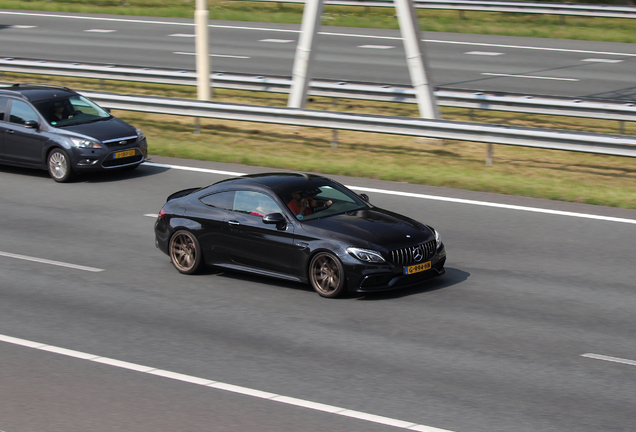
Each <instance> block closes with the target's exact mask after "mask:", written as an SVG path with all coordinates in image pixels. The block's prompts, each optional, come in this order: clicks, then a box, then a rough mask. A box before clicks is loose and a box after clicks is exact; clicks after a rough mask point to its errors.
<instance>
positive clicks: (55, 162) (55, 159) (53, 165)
mask: <svg viewBox="0 0 636 432" xmlns="http://www.w3.org/2000/svg"><path fill="white" fill-rule="evenodd" d="M46 166H47V168H48V170H49V175H50V176H51V178H52V179H53V180H55V181H56V182H58V183H65V182H68V181H70V180H71V178H72V177H73V170H72V169H71V161H70V159H69V157H68V154H67V153H66V152H65V151H64V150H62V149H59V148H58V149H54V150H53V151H51V153H49V157H48V158H47V160H46Z"/></svg>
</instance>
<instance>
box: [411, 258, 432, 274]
mask: <svg viewBox="0 0 636 432" xmlns="http://www.w3.org/2000/svg"><path fill="white" fill-rule="evenodd" d="M430 268H431V262H430V261H428V262H425V263H422V264H417V265H414V266H408V267H404V274H405V275H408V274H413V273H419V272H422V271H424V270H429V269H430Z"/></svg>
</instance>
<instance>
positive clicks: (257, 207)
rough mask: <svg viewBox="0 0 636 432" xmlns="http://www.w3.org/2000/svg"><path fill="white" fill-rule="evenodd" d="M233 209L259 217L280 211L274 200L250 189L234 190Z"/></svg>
mask: <svg viewBox="0 0 636 432" xmlns="http://www.w3.org/2000/svg"><path fill="white" fill-rule="evenodd" d="M234 211H238V212H241V213H248V214H251V215H254V216H259V217H263V216H265V215H267V214H270V213H281V210H280V207H279V206H278V204H276V201H274V200H273V199H272V198H270V197H269V196H267V195H265V194H263V193H260V192H252V191H236V197H235V198H234Z"/></svg>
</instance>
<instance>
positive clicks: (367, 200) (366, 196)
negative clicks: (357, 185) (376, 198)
mask: <svg viewBox="0 0 636 432" xmlns="http://www.w3.org/2000/svg"><path fill="white" fill-rule="evenodd" d="M359 196H360V198H362V199H363V200H365V201H366V202H369V195H367V194H364V193H363V194H360V195H359Z"/></svg>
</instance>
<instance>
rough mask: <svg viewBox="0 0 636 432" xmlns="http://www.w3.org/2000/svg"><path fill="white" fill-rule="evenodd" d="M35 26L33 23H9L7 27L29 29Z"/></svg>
mask: <svg viewBox="0 0 636 432" xmlns="http://www.w3.org/2000/svg"><path fill="white" fill-rule="evenodd" d="M36 27H37V26H34V25H10V26H9V28H15V29H30V28H36Z"/></svg>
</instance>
